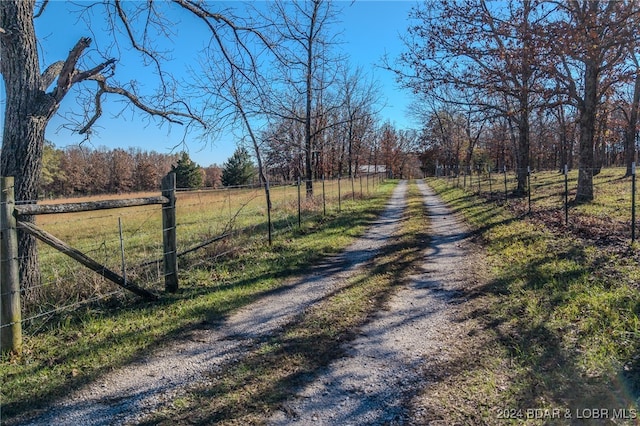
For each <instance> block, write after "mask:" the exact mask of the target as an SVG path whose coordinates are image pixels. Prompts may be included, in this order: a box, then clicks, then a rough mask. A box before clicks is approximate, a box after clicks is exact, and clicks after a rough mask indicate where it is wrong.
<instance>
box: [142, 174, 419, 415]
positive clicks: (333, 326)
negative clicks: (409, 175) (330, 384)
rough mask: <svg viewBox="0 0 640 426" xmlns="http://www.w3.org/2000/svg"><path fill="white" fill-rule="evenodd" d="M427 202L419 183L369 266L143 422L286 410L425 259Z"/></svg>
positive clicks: (264, 413) (409, 195)
mask: <svg viewBox="0 0 640 426" xmlns="http://www.w3.org/2000/svg"><path fill="white" fill-rule="evenodd" d="M425 220H426V219H425V215H424V207H423V205H422V199H421V197H420V195H419V192H418V190H417V188H416V186H415V185H411V186H410V188H409V194H408V208H407V210H406V212H405V215H404V219H403V221H402V229H401V231H400V232H399V233H398V235H397V236H396V237H395V238H394V239H393V240H391V242H390V244H389V245H387V246H386V247H385V248H384V249H383V250H384V252H383V253H382V255H379V256H377V257H376V259H375V261H374V262H373V263H372V265H371V267H367V268H363V271H362V272H359V273H357V274H356V276H354V277H351V278H350V279H349V281H348V282H347V283H346V285H345V286H344V287H343V288H342V289H341V290H339V291H337V292H336V293H334V294H333V295H331V296H330V297H328V298H327V299H325V300H324V301H323V302H322V303H319V304H317V305H315V306H313V307H312V308H311V309H309V310H307V311H306V312H305V313H304V314H301V315H300V316H299V317H298V318H296V319H295V320H294V321H292V322H291V323H290V324H289V325H288V326H287V327H285V329H284V331H283V332H282V333H281V334H280V335H277V336H274V337H273V338H272V339H270V340H269V341H267V342H264V343H262V344H261V345H258V346H257V347H256V348H255V349H253V350H252V351H251V352H250V353H248V354H246V356H245V357H244V358H243V359H242V360H240V361H239V362H238V363H236V364H233V365H231V366H229V368H227V369H225V371H224V372H223V373H222V374H220V373H217V375H212V376H211V377H210V378H209V379H210V381H209V384H207V385H201V386H198V387H195V388H193V389H191V391H190V392H189V393H188V394H187V395H185V396H184V397H181V398H179V399H178V400H175V401H174V402H173V404H172V406H171V407H168V408H167V409H165V410H164V411H162V412H160V413H157V414H155V415H154V416H152V417H151V418H150V419H149V420H148V421H147V422H146V423H145V424H172V425H173V424H256V423H262V422H263V421H264V418H265V416H269V415H270V413H273V412H274V411H275V410H277V409H279V408H280V407H281V404H282V403H283V402H284V401H285V400H286V399H287V398H288V397H291V396H292V395H293V394H294V393H295V392H296V391H297V390H298V389H299V388H300V387H301V386H302V385H303V384H305V383H308V382H309V381H311V380H313V378H314V376H315V374H316V373H317V371H318V369H319V368H321V367H323V366H325V365H327V364H328V363H329V362H331V361H332V360H333V359H335V358H336V357H337V356H339V354H340V347H341V345H342V344H343V342H345V341H348V340H351V339H352V338H354V333H355V332H356V331H357V329H358V327H360V326H362V325H363V324H364V323H366V322H367V321H368V319H369V317H370V315H371V314H372V313H374V312H376V311H378V310H380V309H382V308H383V306H384V305H385V303H386V301H387V299H388V297H389V295H390V294H392V292H393V289H394V287H396V286H397V285H399V284H401V283H402V282H403V280H404V279H405V277H406V276H407V275H408V274H409V273H410V271H411V268H412V267H413V265H415V264H416V263H417V262H418V261H420V260H421V259H422V258H421V255H420V254H421V248H422V246H423V245H424V242H425V241H426V240H427V239H428V237H427V235H426V234H425V229H426V226H425V225H426V224H425Z"/></svg>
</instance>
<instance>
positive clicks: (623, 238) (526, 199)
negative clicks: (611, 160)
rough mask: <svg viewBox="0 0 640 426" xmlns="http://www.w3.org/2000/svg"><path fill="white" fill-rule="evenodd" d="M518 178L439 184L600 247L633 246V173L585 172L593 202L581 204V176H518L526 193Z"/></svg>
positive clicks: (486, 176) (513, 173)
mask: <svg viewBox="0 0 640 426" xmlns="http://www.w3.org/2000/svg"><path fill="white" fill-rule="evenodd" d="M517 172H518V171H517V170H501V171H495V170H494V171H492V172H491V173H489V171H487V170H480V171H478V170H476V171H475V173H473V174H467V175H466V176H465V175H464V174H458V175H453V174H451V175H449V176H441V177H440V179H445V180H446V181H447V182H448V185H449V186H451V187H457V188H462V189H464V190H465V191H467V192H469V193H474V194H477V195H480V196H481V197H482V199H484V200H490V201H492V202H495V203H496V204H503V205H505V204H506V205H507V206H508V207H509V208H510V209H512V210H513V211H514V212H515V213H516V214H517V215H529V216H531V217H533V218H536V219H539V220H543V221H544V222H545V223H546V224H548V225H550V226H552V227H556V228H562V229H564V230H570V231H572V232H574V233H575V234H577V235H579V236H581V237H585V238H589V239H593V240H597V241H598V242H599V243H600V244H618V245H624V244H628V243H629V242H631V243H633V242H634V241H635V239H636V228H637V223H636V204H637V202H636V188H635V186H636V185H635V179H636V176H635V173H633V174H632V175H627V169H626V168H624V167H613V168H602V169H600V168H598V169H587V170H586V172H588V174H590V175H591V179H592V183H593V185H592V192H593V200H591V201H588V202H580V201H579V200H578V201H576V196H577V195H578V194H577V190H578V178H579V173H580V172H579V170H577V169H576V170H568V169H567V168H566V167H564V168H563V170H554V171H536V170H530V169H527V170H521V172H524V173H523V174H524V175H525V176H526V180H525V182H524V188H519V187H518V179H517ZM634 172H635V169H634ZM519 189H520V190H519ZM522 189H524V191H522Z"/></svg>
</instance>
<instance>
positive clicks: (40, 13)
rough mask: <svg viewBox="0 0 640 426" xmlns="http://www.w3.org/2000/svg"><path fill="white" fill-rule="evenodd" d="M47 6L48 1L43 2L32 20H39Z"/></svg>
mask: <svg viewBox="0 0 640 426" xmlns="http://www.w3.org/2000/svg"><path fill="white" fill-rule="evenodd" d="M48 4H49V0H44V1H43V2H42V4H41V5H40V9H38V12H37V13H36V14H35V15H33V18H34V19H35V18H39V17H40V16H41V15H42V14H43V13H44V9H45V8H46V7H47V5H48Z"/></svg>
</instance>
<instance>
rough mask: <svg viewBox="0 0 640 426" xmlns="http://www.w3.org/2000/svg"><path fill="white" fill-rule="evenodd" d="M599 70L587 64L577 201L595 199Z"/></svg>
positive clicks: (581, 121)
mask: <svg viewBox="0 0 640 426" xmlns="http://www.w3.org/2000/svg"><path fill="white" fill-rule="evenodd" d="M597 88H598V71H597V66H596V65H595V64H592V63H589V62H588V63H587V64H586V69H585V88H584V102H582V105H580V108H579V109H580V120H579V125H580V164H579V165H578V190H577V193H576V199H575V200H576V202H578V203H584V202H589V201H593V172H594V169H595V158H594V152H593V141H594V136H595V126H596V106H597V101H598V95H597Z"/></svg>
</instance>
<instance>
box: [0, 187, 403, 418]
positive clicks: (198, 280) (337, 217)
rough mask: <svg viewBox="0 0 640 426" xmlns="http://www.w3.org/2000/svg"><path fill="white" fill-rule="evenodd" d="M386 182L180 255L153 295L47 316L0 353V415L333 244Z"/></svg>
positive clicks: (364, 217) (147, 344)
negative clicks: (317, 212) (289, 220)
mask: <svg viewBox="0 0 640 426" xmlns="http://www.w3.org/2000/svg"><path fill="white" fill-rule="evenodd" d="M394 186H395V183H394V182H387V183H385V184H382V185H380V186H378V187H377V191H378V192H377V194H375V196H372V197H371V198H368V199H362V200H357V201H353V202H351V201H350V202H345V203H344V204H343V213H342V214H335V213H332V214H329V215H328V216H326V217H324V218H306V219H305V220H306V222H304V223H303V227H302V230H301V231H300V230H292V231H289V232H288V233H286V234H284V233H283V234H279V235H278V238H277V239H276V240H275V241H274V244H273V245H272V246H271V247H268V246H266V244H265V243H264V241H263V238H262V237H259V238H253V239H252V238H248V239H247V240H243V241H240V242H236V243H235V244H238V245H240V248H239V249H237V250H234V251H233V255H232V256H230V257H228V258H227V259H224V260H222V259H217V260H216V261H215V262H212V261H207V256H214V255H216V254H217V252H216V253H206V252H205V253H202V254H199V255H198V257H197V258H191V259H187V260H185V261H184V262H183V264H182V265H181V267H182V272H181V284H180V285H181V289H180V291H179V292H178V293H176V294H173V295H164V296H163V297H162V299H161V300H160V301H159V302H157V303H143V302H137V303H126V304H124V305H122V306H117V307H113V306H111V307H108V306H107V307H105V306H101V307H100V306H90V307H85V308H83V309H82V310H78V311H76V312H74V313H73V314H70V315H67V316H64V317H61V318H59V320H57V321H50V322H49V323H48V324H47V325H46V326H44V327H42V328H41V329H40V330H38V331H37V332H34V333H33V334H32V335H30V336H29V337H28V338H27V339H26V340H25V347H24V350H23V354H22V355H21V356H19V357H15V356H14V357H3V358H2V359H1V362H0V383H2V387H1V389H0V401H1V403H2V407H1V410H2V411H1V413H0V414H1V416H2V418H7V417H9V416H12V415H15V414H18V413H21V412H24V411H26V410H32V409H34V408H37V407H38V406H42V405H43V404H45V403H46V402H48V401H51V400H52V399H55V398H57V397H59V396H62V395H66V394H68V392H69V390H70V389H74V388H77V387H79V386H81V385H82V384H84V383H87V382H89V381H92V380H95V379H96V378H98V377H100V376H101V375H103V374H105V373H106V372H108V371H110V370H112V369H114V368H118V367H121V366H123V365H126V364H128V363H130V362H131V361H132V360H134V359H136V358H139V357H140V356H141V355H143V354H145V353H147V352H148V351H150V350H152V349H154V348H155V347H158V346H159V345H162V344H163V342H166V341H167V340H170V339H173V338H176V337H178V336H179V335H180V334H182V333H184V332H186V331H188V330H190V329H193V328H196V327H199V326H200V325H201V324H202V323H209V322H215V321H216V320H217V319H219V318H221V317H223V316H224V315H227V314H228V313H229V312H231V311H233V310H234V309H237V308H238V307H240V306H243V305H246V304H247V303H250V302H251V301H252V300H255V299H256V298H258V297H260V295H261V294H262V293H264V292H267V291H270V290H273V289H275V288H277V287H278V286H279V285H281V284H282V282H283V278H286V277H287V276H292V275H296V274H299V273H301V272H302V271H304V270H305V269H306V268H307V267H308V266H309V265H311V264H313V263H314V262H317V260H318V259H319V258H321V257H323V256H325V255H328V254H332V253H336V252H338V251H340V250H341V249H343V248H344V247H346V246H347V245H348V244H349V243H350V242H351V241H352V240H353V239H354V238H355V237H356V236H358V235H360V234H361V233H362V232H363V231H364V229H365V228H366V225H367V224H368V223H370V222H371V221H372V220H373V219H374V218H375V217H377V215H378V214H379V212H380V211H381V210H382V209H383V208H384V205H385V204H386V201H387V199H388V197H389V195H390V193H391V191H392V189H393V187H394ZM312 219H314V220H313V222H311V220H312ZM227 248H228V247H227ZM212 250H213V249H212Z"/></svg>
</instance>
